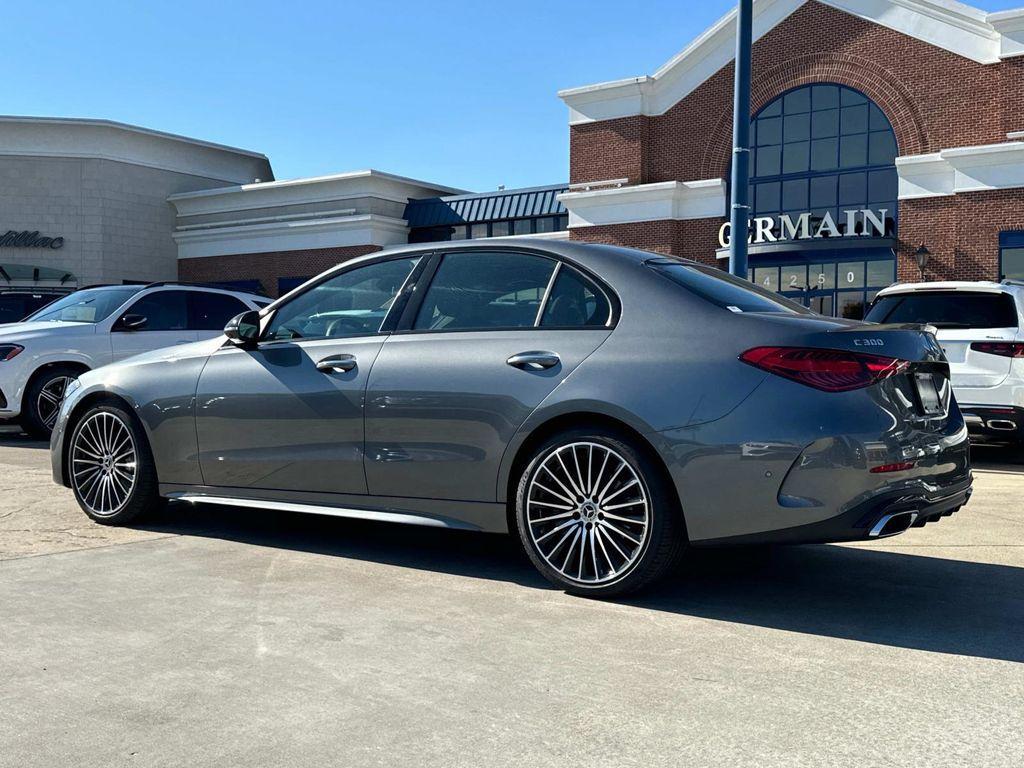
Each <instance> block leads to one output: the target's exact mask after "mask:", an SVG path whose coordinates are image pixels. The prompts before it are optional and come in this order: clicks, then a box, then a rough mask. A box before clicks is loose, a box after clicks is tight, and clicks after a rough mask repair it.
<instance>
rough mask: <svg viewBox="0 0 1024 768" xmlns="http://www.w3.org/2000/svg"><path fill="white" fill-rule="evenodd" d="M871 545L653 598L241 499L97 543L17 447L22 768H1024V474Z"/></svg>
mask: <svg viewBox="0 0 1024 768" xmlns="http://www.w3.org/2000/svg"><path fill="white" fill-rule="evenodd" d="M975 459H976V464H977V481H976V486H975V487H976V493H975V498H974V499H973V500H972V502H971V504H970V505H969V506H968V507H967V508H966V509H965V510H963V511H962V512H960V513H959V514H957V515H956V516H954V517H953V518H949V519H946V520H944V521H942V522H941V523H939V524H937V525H930V526H928V527H927V528H925V529H916V530H912V531H911V532H909V533H908V534H906V535H904V536H901V537H898V538H895V539H890V540H887V541H885V542H876V543H872V544H868V545H853V546H816V547H793V548H780V549H776V550H771V551H763V550H762V551H716V552H707V553H703V554H700V555H699V556H696V557H694V558H693V560H692V561H691V562H690V563H689V564H688V566H687V567H686V568H685V569H684V572H683V573H681V574H679V576H678V577H677V578H675V579H674V580H672V581H671V582H670V583H668V584H666V585H664V586H663V587H660V588H659V589H658V590H657V591H655V592H653V593H650V594H647V595H645V596H643V597H642V598H637V599H634V600H629V601H627V602H622V603H602V602H596V601H590V600H584V599H579V598H573V597H569V596H567V595H564V594H562V593H560V592H557V591H555V590H552V589H550V588H549V587H548V586H547V585H546V583H545V582H543V581H542V580H541V579H540V577H539V576H537V575H536V574H535V573H534V571H533V570H532V568H531V567H530V565H529V563H528V562H527V561H526V559H525V556H523V555H521V554H519V553H518V551H517V550H516V548H515V547H514V546H513V545H512V544H511V543H510V542H509V541H508V540H507V539H504V538H502V537H496V536H484V535H472V534H464V533H458V532H446V531H435V530H430V529H418V528H404V527H398V526H388V525H384V524H370V523H360V522H355V521H345V520H336V519H330V518H314V517H304V516H289V515H283V514H274V513H265V512H259V511H250V510H244V509H219V508H215V509H210V508H205V509H203V508H199V509H192V508H189V507H184V508H175V507H172V508H171V509H169V510H168V512H167V513H166V514H164V515H163V516H162V517H161V518H160V519H158V520H155V521H153V522H152V523H151V524H149V525H147V526H146V527H140V528H136V529H112V528H104V527H102V526H97V525H93V524H92V523H90V522H89V520H88V519H87V518H86V517H85V516H84V515H83V514H82V513H80V512H79V511H78V509H77V507H76V506H75V503H74V500H73V498H72V496H71V493H70V492H69V491H67V490H65V489H62V488H58V487H56V486H54V485H53V484H52V483H51V482H50V478H49V469H48V467H49V456H48V452H47V450H46V449H45V446H43V445H42V444H39V443H33V442H30V441H28V440H27V439H26V438H24V437H21V436H18V435H16V434H14V433H12V432H5V433H2V434H0V491H2V493H0V713H2V715H0V766H4V767H6V766H18V767H19V768H25V767H27V766H47V768H50V767H52V766H63V765H74V766H121V765H132V766H142V765H144V766H157V765H160V766H162V765H174V766H182V765H187V766H207V765H210V766H213V765H216V766H228V765H246V766H253V765H284V764H287V765H289V766H298V765H345V766H364V765H381V766H406V765H408V766H474V767H475V766H484V765H501V766H531V767H534V766H549V765H550V766H575V765H592V766H633V765H636V766H661V765H673V766H677V765H744V766H771V765H778V766H787V767H792V766H825V765H835V766H874V765H878V766H883V765H884V766H890V765H892V766H904V765H905V766H922V765H925V766H929V767H930V768H933V767H935V766H947V765H948V766H975V765H976V766H1002V765H1006V766H1020V765H1021V764H1022V755H1024V503H1022V498H1024V456H1020V455H1014V454H1011V453H1009V452H1006V451H1000V450H995V449H979V450H977V451H976V452H975Z"/></svg>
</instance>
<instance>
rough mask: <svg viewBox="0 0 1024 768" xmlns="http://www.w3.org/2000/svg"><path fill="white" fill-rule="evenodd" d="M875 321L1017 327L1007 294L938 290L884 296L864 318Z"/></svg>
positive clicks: (1014, 308)
mask: <svg viewBox="0 0 1024 768" xmlns="http://www.w3.org/2000/svg"><path fill="white" fill-rule="evenodd" d="M864 319H865V320H868V321H870V322H872V323H928V324H930V325H934V326H935V327H936V328H1016V327H1017V307H1016V305H1015V304H1014V302H1013V297H1012V296H1010V295H1009V294H1006V293H968V292H966V291H935V292H932V293H925V292H923V291H922V292H920V293H906V294H895V295H892V296H883V297H881V298H880V299H878V301H877V302H875V305H874V306H873V307H871V309H870V311H869V312H868V314H867V317H865V318H864Z"/></svg>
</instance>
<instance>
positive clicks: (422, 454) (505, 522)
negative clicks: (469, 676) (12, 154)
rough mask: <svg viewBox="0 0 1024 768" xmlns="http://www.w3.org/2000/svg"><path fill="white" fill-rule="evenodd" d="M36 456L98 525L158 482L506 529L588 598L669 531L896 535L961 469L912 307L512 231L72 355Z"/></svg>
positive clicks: (696, 537) (651, 554) (190, 491)
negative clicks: (115, 350)
mask: <svg viewBox="0 0 1024 768" xmlns="http://www.w3.org/2000/svg"><path fill="white" fill-rule="evenodd" d="M52 456H53V473H54V477H55V479H56V480H57V482H59V483H61V484H63V485H66V486H69V487H71V488H72V489H73V490H74V493H75V496H76V497H77V499H78V502H79V504H80V505H81V507H82V509H83V510H84V511H85V512H86V514H88V515H89V516H90V517H91V518H92V519H93V520H96V521H97V522H100V523H108V524H124V523H128V522H129V521H132V520H134V519H136V518H137V517H138V516H139V515H141V514H143V513H146V512H149V511H152V510H153V509H154V508H155V507H157V506H158V505H159V504H161V503H162V501H163V500H165V499H180V500H184V501H188V502H194V503H212V504H229V505H236V506H241V507H246V508H273V509H281V510H294V511H296V512H311V513H317V514H327V515H339V516H343V517H359V518H368V519H372V520H385V521H393V522H401V523H414V524H419V525H430V526H441V527H448V528H465V529H472V530H479V531H492V532H507V531H513V532H515V533H517V534H518V536H519V538H520V539H521V540H522V543H523V546H524V547H525V549H526V552H527V553H528V555H529V557H530V559H531V560H532V561H533V563H534V564H535V565H536V567H537V568H538V569H539V570H540V571H541V573H543V574H544V576H546V577H547V578H548V579H549V580H551V581H552V582H553V583H555V584H556V585H558V586H560V587H562V588H564V589H566V590H568V591H570V592H573V593H578V594H588V595H601V596H610V595H619V594H624V593H626V592H630V591H633V590H635V589H638V588H640V587H643V586H645V585H647V584H649V583H651V582H653V581H654V580H655V579H657V578H658V577H660V576H662V575H664V574H665V573H666V572H667V571H668V570H669V568H670V567H671V566H672V565H673V563H674V562H676V561H677V560H678V559H679V558H680V556H681V555H682V554H683V553H684V552H685V551H686V548H687V547H689V546H710V545H722V544H750V543H769V542H791V543H800V542H827V541H852V540H858V539H870V538H872V537H881V536H889V535H892V534H897V533H901V532H903V531H904V530H906V529H907V528H909V527H911V526H920V525H923V524H925V523H927V522H931V521H934V520H937V519H939V518H940V517H942V516H945V515H949V514H951V513H952V512H954V511H956V510H957V509H959V508H960V507H961V506H963V505H964V503H966V501H967V500H968V498H969V497H970V493H971V482H972V478H971V471H970V463H969V454H968V441H967V430H966V428H965V426H964V420H963V418H962V417H961V414H960V411H959V409H958V407H957V405H956V402H955V400H954V398H953V397H952V394H951V389H950V385H949V368H948V365H947V364H946V361H945V359H944V358H943V356H942V350H941V349H940V348H939V346H938V344H937V343H936V341H935V337H934V336H933V335H932V333H930V332H929V331H928V329H927V327H926V326H920V325H888V326H887V325H871V324H865V323H860V322H854V321H848V320H837V319H834V318H829V317H822V316H820V315H816V314H813V313H811V312H809V311H808V310H807V309H805V308H803V307H802V306H800V305H798V304H795V303H793V302H790V301H789V300H787V299H785V298H783V297H781V296H779V295H777V294H774V293H770V292H767V291H764V290H761V289H759V288H758V287H756V286H753V285H751V284H750V283H748V282H746V281H743V280H739V279H737V278H734V277H731V276H730V275H728V274H726V273H724V272H722V271H720V270H717V269H714V268H712V267H708V266H704V265H701V264H697V263H694V262H688V261H682V260H679V259H674V258H668V257H665V256H661V255H658V254H654V253H648V252H644V251H638V250H630V249H625V248H617V247H612V246H603V245H586V244H581V243H572V242H554V241H545V242H540V241H537V240H532V239H518V240H517V239H501V240H491V241H487V242H480V241H476V242H474V241H467V242H461V243H435V244H426V245H420V246H409V247H402V248H398V249H394V250H389V251H386V252H381V253H378V254H374V255H372V256H367V257H364V258H360V259H356V260H353V261H349V262H346V263H344V264H342V265H340V266H338V267H335V268H334V269H331V270H329V271H328V272H325V273H324V274H322V275H320V276H319V277H317V278H315V279H313V280H311V281H310V282H308V283H306V284H305V285H303V286H301V287H300V288H297V289H296V290H295V291H293V292H292V293H290V294H288V295H287V296H284V297H283V298H281V299H279V300H277V301H276V302H275V303H274V304H272V305H270V306H269V307H267V308H266V309H264V310H261V311H259V312H256V311H253V312H246V313H244V314H242V315H239V316H238V317H237V318H235V319H234V320H232V321H231V323H230V324H229V325H228V327H227V328H226V329H225V332H224V336H222V337H220V338H217V339H214V340H210V341H205V342H200V343H197V344H190V345H186V346H179V347H174V348H172V349H167V350H163V351H159V352H154V353H148V354H145V355H141V356H138V357H135V358H132V359H130V360H127V361H124V362H121V363H118V364H116V365H111V366H107V367H105V368H101V369H98V370H95V371H92V372H89V373H86V374H83V375H82V376H81V378H79V379H78V380H77V382H75V383H74V384H72V385H71V386H70V387H69V388H68V391H67V395H66V398H65V400H64V403H63V406H62V408H61V411H60V415H59V418H58V421H57V425H56V428H55V429H54V431H53V437H52Z"/></svg>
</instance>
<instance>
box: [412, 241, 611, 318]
mask: <svg viewBox="0 0 1024 768" xmlns="http://www.w3.org/2000/svg"><path fill="white" fill-rule="evenodd" d="M456 253H460V254H461V253H499V254H503V255H512V254H524V255H529V256H539V257H541V258H545V259H549V260H551V261H553V262H555V268H554V270H552V273H551V276H550V277H549V278H548V284H547V286H546V287H545V290H544V297H543V298H542V299H541V303H540V305H539V306H538V308H537V314H536V315H535V316H534V319H533V325H515V326H502V327H494V326H488V327H485V328H452V329H449V328H414V327H413V326H414V324H415V322H416V316H417V315H418V314H419V311H420V307H421V306H422V305H423V302H424V300H425V299H426V296H427V292H428V291H429V290H430V286H431V285H432V284H433V282H434V278H435V277H436V276H437V271H438V269H439V268H440V266H441V262H442V261H443V260H444V257H445V256H447V255H448V254H456ZM428 262H429V263H428V264H427V266H426V268H425V269H424V271H423V272H422V273H421V274H420V276H419V279H418V281H417V284H416V286H415V287H414V289H413V291H412V296H411V297H410V299H409V301H408V302H407V303H406V304H405V308H404V310H403V311H402V314H401V317H400V318H399V320H398V324H397V326H396V327H395V329H394V331H393V332H394V334H395V335H423V334H439V333H448V334H452V333H488V332H500V333H507V332H530V331H533V332H537V331H541V332H546V331H611V330H613V329H614V328H615V326H616V325H617V324H618V321H619V314H620V311H621V306H622V305H621V303H620V302H619V297H618V296H617V295H616V294H615V292H614V291H613V290H611V288H610V287H609V286H608V284H607V283H606V282H605V281H604V280H602V279H600V278H599V277H597V276H596V275H595V274H594V273H593V272H592V271H591V270H589V269H587V268H586V267H584V266H582V265H580V264H577V263H575V262H572V261H569V260H567V259H564V258H562V257H560V256H559V255H557V254H553V253H549V252H546V251H542V250H539V249H532V248H523V247H513V246H497V247H495V246H493V245H490V246H488V245H484V244H481V245H479V246H477V247H469V248H442V249H437V250H435V251H434V252H433V253H431V254H430V258H429V260H428ZM563 265H564V266H566V267H568V268H570V269H575V270H576V271H577V272H579V273H580V274H581V275H582V276H583V277H584V278H586V279H587V280H589V281H590V282H591V283H593V284H594V287H595V288H596V289H597V290H598V291H600V292H601V293H602V294H603V295H604V298H605V300H606V301H607V302H608V307H609V312H608V321H607V322H606V323H605V324H604V325H571V326H561V325H557V326H556V325H543V326H542V325H540V322H541V319H542V318H543V317H544V312H545V310H546V309H547V303H548V299H549V298H550V295H551V289H552V287H553V286H554V284H555V279H556V278H557V277H558V274H559V272H561V270H562V267H563Z"/></svg>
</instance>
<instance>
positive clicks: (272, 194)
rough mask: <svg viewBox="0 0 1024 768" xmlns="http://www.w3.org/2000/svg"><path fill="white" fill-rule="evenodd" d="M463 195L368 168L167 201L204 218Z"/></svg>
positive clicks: (188, 194) (189, 194)
mask: <svg viewBox="0 0 1024 768" xmlns="http://www.w3.org/2000/svg"><path fill="white" fill-rule="evenodd" d="M460 192H462V190H457V189H453V188H451V187H446V186H442V185H440V184H431V183H429V182H425V181H418V180H416V179H409V178H406V177H405V176H396V175H395V174H392V173H384V172H383V171H376V170H372V169H369V170H363V171H351V172H348V173H336V174H332V175H330V176H315V177H311V178H305V179H287V180H285V181H272V182H266V183H262V184H240V185H238V186H233V187H220V188H217V189H204V190H200V191H198V192H184V193H181V194H178V195H171V196H170V197H169V198H167V199H168V200H169V201H170V202H171V203H172V204H173V205H174V207H175V208H176V209H177V212H178V216H202V215H207V214H215V213H230V212H234V211H247V210H254V209H257V208H275V207H278V206H285V205H305V204H310V203H326V202H336V201H340V200H353V199H356V198H360V197H374V198H378V199H383V200H389V201H391V202H398V203H405V202H407V201H408V200H409V198H413V197H435V196H437V195H447V194H453V193H454V194H458V193H460Z"/></svg>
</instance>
